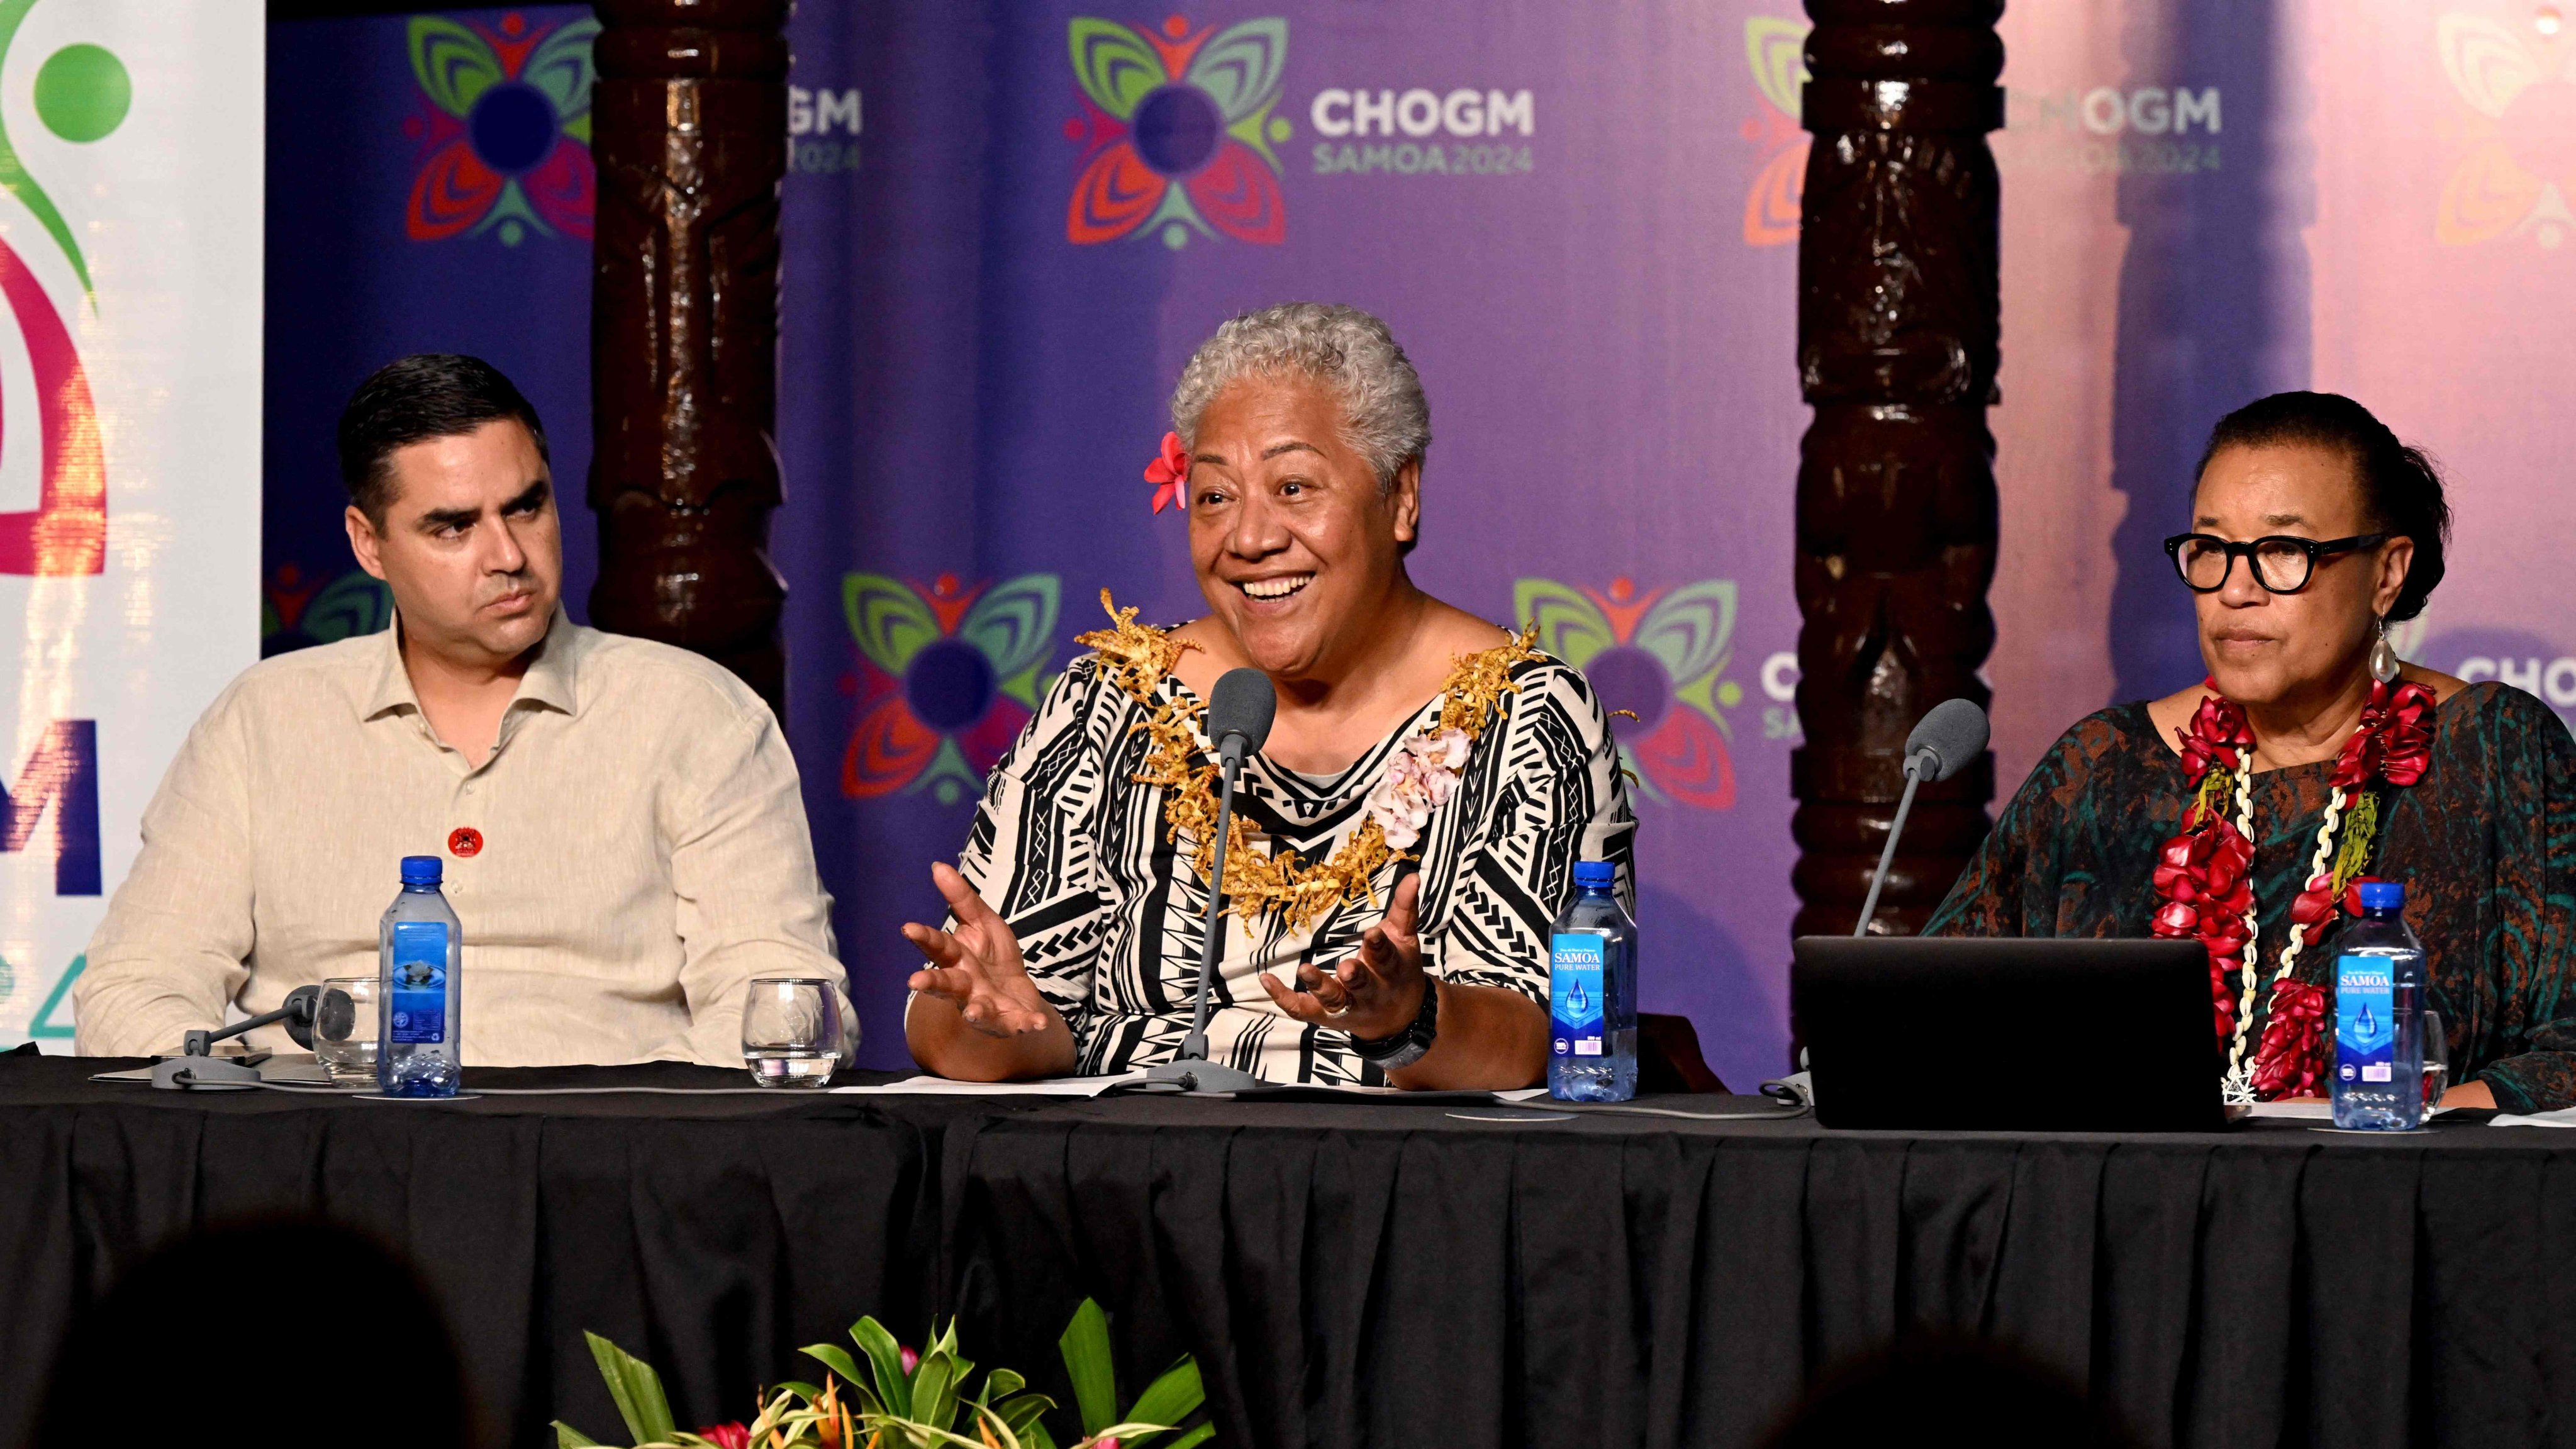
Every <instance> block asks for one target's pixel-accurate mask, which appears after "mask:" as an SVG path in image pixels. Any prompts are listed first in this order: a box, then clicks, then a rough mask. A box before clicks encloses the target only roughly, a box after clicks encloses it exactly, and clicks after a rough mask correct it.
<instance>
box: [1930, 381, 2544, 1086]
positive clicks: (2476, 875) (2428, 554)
mask: <svg viewBox="0 0 2576 1449" xmlns="http://www.w3.org/2000/svg"><path fill="white" fill-rule="evenodd" d="M2449 532H2450V508H2449V506H2448V504H2447V503H2445V502H2444V500H2443V496H2442V480H2441V478H2440V476H2439V475H2438V474H2437V473H2436V472H2435V471H2434V468H2433V465H2432V463H2431V461H2430V460H2429V459H2427V458H2426V457H2425V456H2424V455H2423V454H2422V453H2421V452H2419V451H2417V450H2415V449H2413V448H2409V447H2406V446H2404V445H2403V444H2401V443H2399V442H2398V440H2397V437H2396V435H2395V434H2393V433H2391V432H2390V431H2389V430H2388V428H2387V427H2386V426H2385V425H2383V424H2382V423H2381V422H2380V421H2379V420H2378V419H2377V418H2375V417H2373V416H2371V414H2370V412H2369V410H2368V409H2366V408H2364V407H2362V406H2361V405H2360V404H2359V403H2356V402H2354V401H2352V400H2351V399H2349V398H2344V397H2338V396H2335V395H2333V394H2330V393H2310V392H2290V393H2279V394H2276V395H2274V396H2272V397H2267V398H2264V399H2262V400H2261V401H2259V402H2255V403H2252V404H2249V405H2248V406H2246V407H2243V408H2240V409H2238V410H2237V411H2235V412H2233V413H2230V414H2228V415H2227V417H2225V418H2224V419H2221V420H2220V422H2219V424H2218V427H2217V429H2216V430H2215V431H2214V432H2213V433H2212V434H2211V435H2210V440H2209V447H2208V449H2207V451H2206V452H2204V453H2203V454H2202V455H2201V464H2200V474H2199V484H2198V486H2197V488H2196V489H2195V490H2194V493H2193V497H2192V517H2191V531H2190V532H2188V533H2182V534H2177V535H2175V536H2174V537H2172V538H2170V539H2167V540H2166V541H2165V551H2166V553H2167V554H2168V555H2169V556H2170V557H2171V559H2172V560H2173V566H2174V572H2175V574H2176V576H2177V582H2178V583H2180V584H2181V585H2182V586H2183V587H2184V588H2186V589H2187V590H2188V591H2189V596H2190V597H2191V599H2192V601H2193V604H2194V607H2195V608H2196V610H2197V611H2198V615H2199V624H2200V651H2201V657H2202V659H2203V660H2204V661H2206V662H2207V664H2208V666H2209V678H2208V679H2207V680H2206V681H2205V682H2203V683H2201V684H2198V685H2195V686H2193V687H2192V688H2190V689H2186V690H2184V691H2182V692H2181V693H2179V694H2174V695H2169V696H2167V697H2166V698H2164V699H2159V700H2153V701H2149V702H2145V703H2140V704H2130V705H2122V706H2118V707H2115V708H2111V709H2106V710H2103V711H2101V712H2100V713H2097V714H2094V715H2092V716H2090V717H2088V718H2086V719H2084V720H2083V721H2081V722H2080V723H2078V724H2077V725H2076V726H2075V727H2074V728H2073V729H2071V730H2069V731H2068V732H2067V733H2066V735H2065V737H2064V738H2063V739H2060V740H2059V741H2058V742H2057V745H2056V747H2055V748H2054V749H2052V750H2051V751H2050V752H2049V754H2048V756H2047V757H2046V758H2045V759H2043V760H2042V761H2041V762H2040V764H2039V766H2038V768H2036V769H2035V770H2033V771H2032V772H2031V775H2030V778H2029V779H2028V780H2027V781H2025V782H2024V783H2023V785H2022V788H2021V790H2020V791H2019V792H2018V793H2017V794H2016V795H2014V797H2013V800H2012V803H2011V804H2010V805H2009V806H2007V807H2006V808H2005V810H2004V813H2003V815H2002V817H2001V818H2000V819H1999V820H1998V821H1997V822H1996V824H1995V829H1994V832H1993V833H1992V834H1991V835H1990V836H1989V837H1988V838H1987V841H1986V844H1985V847H1984V849H1983V850H1982V851H1981V852H1980V854H1979V855H1978V857H1977V859H1976V860H1975V861H1973V862H1972V863H1971V864H1970V865H1969V867H1968V869H1967V871H1966V873H1965V874H1963V875H1962V876H1961V877H1960V878H1959V883H1958V884H1957V885H1956V886H1955V887H1953V888H1952V889H1951V892H1950V895H1949V898H1948V899H1947V900H1946V901H1944V902H1943V903H1942V906H1941V909H1940V911H1939V912H1938V913H1936V914H1935V916H1934V917H1933V920H1932V922H1931V924H1930V925H1929V926H1928V927H1927V933H1928V934H1939V935H1970V936H2145V935H2150V934H2152V935H2160V936H2171V937H2179V938H2186V939H2196V940H2198V941H2200V942H2202V943H2203V944H2204V945H2205V946H2206V947H2207V948H2208V951H2209V957H2210V1011H2211V1025H2212V1028H2213V1030H2214V1031H2215V1032H2216V1034H2217V1038H2218V1043H2219V1048H2220V1055H2221V1061H2222V1063H2223V1070H2224V1071H2225V1072H2226V1082H2227V1089H2228V1094H2229V1096H2230V1098H2231V1099H2233V1100H2239V1101H2244V1100H2269V1099H2276V1098H2284V1097H2308V1096H2321V1095H2323V1094H2324V1092H2325V1082H2326V1079H2325V1076H2324V1072H2325V1070H2326V1067H2327V1065H2328V1064H2329V1063H2330V1061H2331V1057H2332V1052H2333V1044H2332V1030H2331V1027H2332V1015H2333V1010H2332V1008H2333V995H2332V984H2331V983H2332V980H2333V976H2332V969H2333V962H2334V956H2335V952H2334V936H2335V933H2336V931H2337V929H2338V927H2339V926H2340V924H2341V923H2342V922H2343V921H2344V920H2345V919H2347V918H2349V917H2351V916H2354V915H2358V914H2359V905H2358V894H2359V892H2358V890H2357V888H2356V887H2357V883H2358V882H2360V881H2362V880H2367V879H2379V880H2392V881H2398V882H2402V883H2403V884H2404V885H2405V886H2406V918H2407V920H2408V922H2409V923H2410V924H2411V925H2413V926H2414V928H2415V930H2416V933H2417V934H2418V935H2419V936H2421V937H2422V938H2423V941H2424V946H2425V952H2426V955H2427V958H2428V960H2427V963H2426V964H2427V967H2428V969H2429V973H2430V977H2431V981H2432V991H2431V995H2432V1001H2431V1005H2432V1007H2433V1009H2434V1010H2435V1011H2436V1012H2438V1013H2439V1015H2440V1018H2441V1021H2442V1024H2443V1027H2444V1031H2445V1035H2446V1037H2447V1040H2448V1046H2449V1055H2450V1061H2451V1063H2452V1067H2453V1070H2454V1071H2455V1072H2456V1073H2457V1074H2458V1075H2457V1077H2456V1080H2457V1081H2458V1082H2459V1083H2460V1085H2458V1086H2455V1087H2453V1088H2451V1089H2450V1091H2449V1093H2448V1095H2447V1096H2446V1097H2445V1099H2444V1102H2445V1105H2449V1106H2475V1107H2486V1106H2501V1107H2504V1108H2506V1109H2508V1110H2512V1111H2520V1112H2530V1111H2544V1110H2551V1109H2555V1108H2560V1107H2567V1106H2570V1105H2576V990H2571V989H2569V988H2570V986H2571V982H2570V981H2569V962H2568V955H2569V950H2570V941H2571V933H2576V740H2571V739H2570V737H2569V734H2568V731H2567V727H2566V726H2565V725H2563V724H2562V723H2560V721H2559V719H2558V717H2557V716H2556V715H2555V714H2553V713H2551V712H2550V710H2549V708H2548V707H2547V706H2546V705H2544V704H2542V703H2541V702H2540V701H2539V700H2538V699H2535V698H2533V697H2532V696H2531V695H2529V694H2526V693H2524V692H2523V691H2521V690H2517V689H2513V688H2510V687H2508V686H2505V685H2502V684H2495V683H2481V684H2475V685H2471V684H2464V683H2463V682H2461V681H2460V680H2457V679H2454V678H2451V677H2450V676H2448V675H2445V674H2437V673H2435V672H2433V671H2431V670H2428V669H2422V668H2419V667H2417V666H2415V665H2411V664H2406V663H2404V662H2402V661H2400V660H2399V659H2398V658H2397V655H2396V652H2395V650H2393V649H2392V648H2391V647H2390V646H2389V643H2388V626H2389V625H2391V624H2396V623H2403V622H2404V621H2406V620H2408V619H2412V618H2414V617H2415V616H2416V615H2417V614H2419V613H2421V612H2422V611H2423V608H2424V600H2425V598H2426V596H2427V595H2429V594H2431V593H2432V592H2433V588H2434V586H2435V585H2437V584H2439V583H2440V582H2441V579H2442V569H2443V558H2442V554H2443V544H2444V542H2445V540H2446V538H2447V536H2448V534H2449ZM2033 1006H2034V1008H2035V1009H2036V1010H2037V1013H2038V1015H2039V1017H2040V1018H2041V1019H2043V1020H2044V1019H2045V1014H2046V1003H2044V1002H2039V1003H2033ZM2067 1028H2068V1029H2067V1037H2068V1045H2069V1046H2073V1045H2074V1043H2075V1042H2076V1041H2077V1040H2079V1039H2080V1032H2081V1027H2080V1024H2077V1023H2068V1024H2067ZM2078 1050H2080V1048H2079V1049H2078ZM2070 1070H2072V1069H2071V1068H2070Z"/></svg>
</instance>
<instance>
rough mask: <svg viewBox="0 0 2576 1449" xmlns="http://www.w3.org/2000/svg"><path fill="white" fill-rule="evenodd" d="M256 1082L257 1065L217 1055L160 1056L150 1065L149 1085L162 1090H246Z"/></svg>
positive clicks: (258, 1082) (257, 1079)
mask: <svg viewBox="0 0 2576 1449" xmlns="http://www.w3.org/2000/svg"><path fill="white" fill-rule="evenodd" d="M259 1084H260V1076H259V1068H257V1067H246V1066H243V1065H242V1064H241V1063H239V1062H228V1061H225V1060H223V1059H222V1058H220V1057H162V1058H160V1059H159V1060H157V1061H155V1062H153V1064H152V1085H154V1086H156V1087H159V1088H161V1089H162V1090H163V1091H169V1092H181V1091H191V1090H193V1091H199V1092H247V1091H249V1090H250V1089H251V1088H253V1087H256V1086H258V1085H259Z"/></svg>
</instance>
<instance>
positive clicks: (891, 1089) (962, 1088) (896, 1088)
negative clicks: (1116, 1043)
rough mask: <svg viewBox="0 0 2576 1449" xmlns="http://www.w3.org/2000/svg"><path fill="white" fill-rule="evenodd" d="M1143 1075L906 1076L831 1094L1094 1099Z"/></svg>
mask: <svg viewBox="0 0 2576 1449" xmlns="http://www.w3.org/2000/svg"><path fill="white" fill-rule="evenodd" d="M1144 1076H1145V1074H1144V1073H1143V1072H1128V1073H1126V1074H1124V1075H1122V1076H1115V1077H1045V1078H1041V1079H1040V1080H1038V1081H1034V1082H952V1081H950V1080H949V1079H948V1078H946V1077H933V1076H928V1075H924V1076H918V1077H906V1078H904V1079H903V1080H902V1081H900V1082H882V1083H879V1084H878V1085H876V1086H873V1087H865V1086H851V1087H833V1088H831V1089H830V1090H831V1091H833V1092H834V1093H849V1094H852V1095H856V1096H862V1097H1097V1096H1099V1095H1100V1094H1101V1093H1103V1092H1106V1091H1108V1090H1109V1089H1110V1088H1112V1087H1114V1086H1117V1085H1118V1084H1119V1083H1121V1082H1135V1081H1142V1080H1143V1079H1144Z"/></svg>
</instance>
